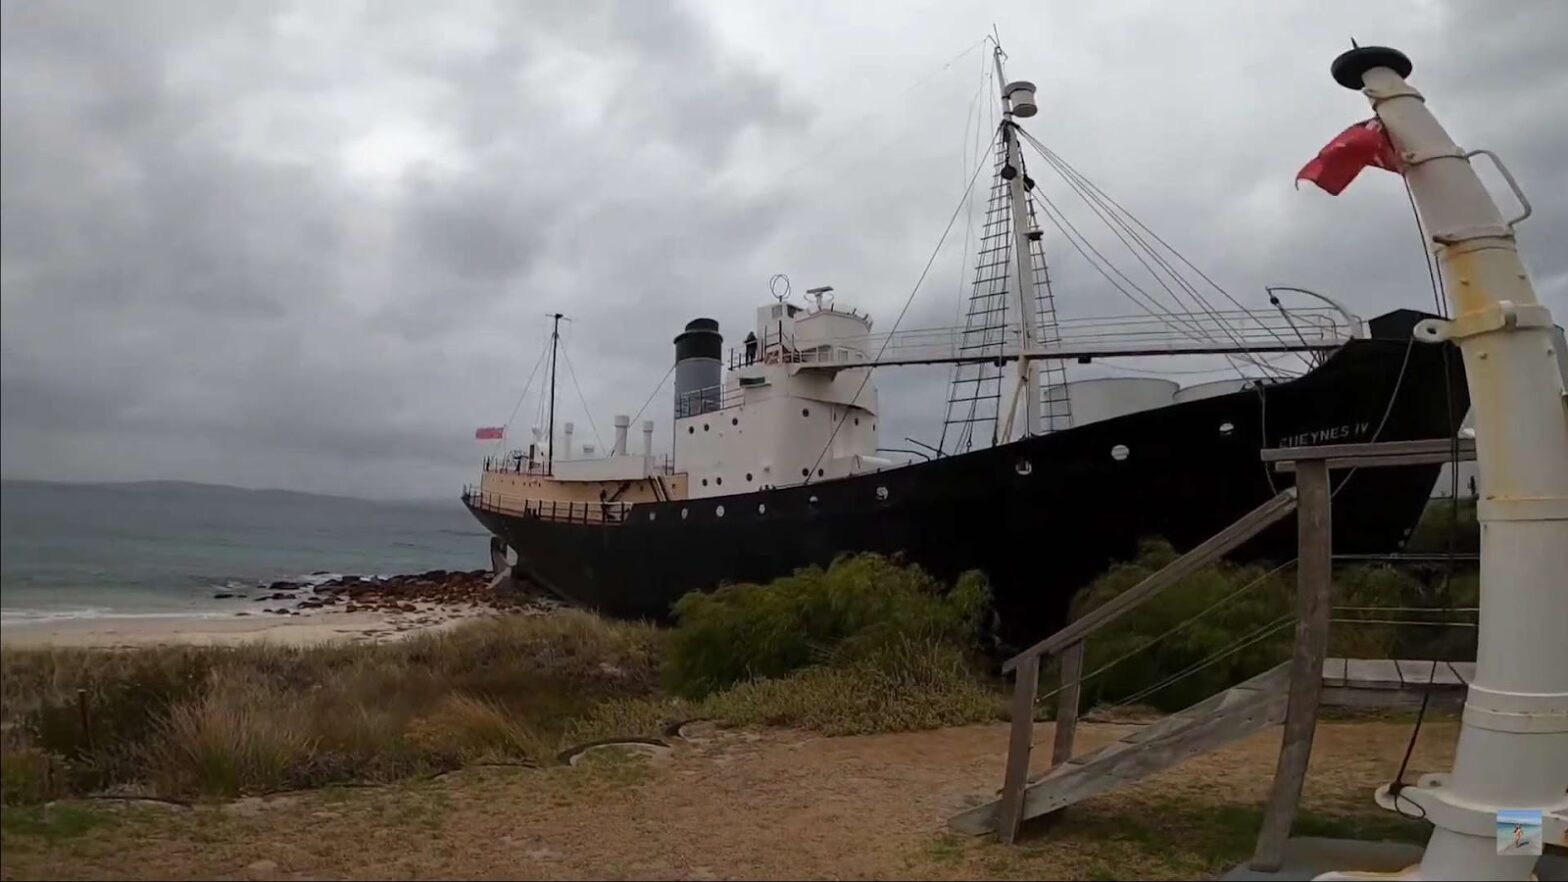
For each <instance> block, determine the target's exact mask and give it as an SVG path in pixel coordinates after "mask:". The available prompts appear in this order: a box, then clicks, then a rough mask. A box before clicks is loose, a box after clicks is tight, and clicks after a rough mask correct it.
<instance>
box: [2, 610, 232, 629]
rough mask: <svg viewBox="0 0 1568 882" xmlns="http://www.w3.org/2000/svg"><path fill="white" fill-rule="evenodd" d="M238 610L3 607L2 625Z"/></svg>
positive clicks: (206, 615)
mask: <svg viewBox="0 0 1568 882" xmlns="http://www.w3.org/2000/svg"><path fill="white" fill-rule="evenodd" d="M235 612H237V610H229V611H228V612H213V611H210V610H208V611H201V610H189V611H186V612H125V611H123V610H116V609H110V608H108V607H99V606H93V607H85V608H81V609H0V625H35V624H36V625H47V624H51V623H54V622H71V621H79V620H88V619H229V618H233V617H234V613H235Z"/></svg>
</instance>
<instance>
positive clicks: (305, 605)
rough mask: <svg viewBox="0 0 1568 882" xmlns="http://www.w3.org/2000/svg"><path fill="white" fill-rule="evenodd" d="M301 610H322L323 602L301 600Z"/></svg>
mask: <svg viewBox="0 0 1568 882" xmlns="http://www.w3.org/2000/svg"><path fill="white" fill-rule="evenodd" d="M299 608H300V609H320V608H321V601H319V600H301V601H300V602H299Z"/></svg>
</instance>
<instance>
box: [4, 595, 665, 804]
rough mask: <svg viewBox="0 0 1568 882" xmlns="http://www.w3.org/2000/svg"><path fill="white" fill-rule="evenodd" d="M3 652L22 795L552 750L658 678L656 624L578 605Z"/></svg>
mask: <svg viewBox="0 0 1568 882" xmlns="http://www.w3.org/2000/svg"><path fill="white" fill-rule="evenodd" d="M3 668H4V674H3V689H4V694H3V700H0V724H3V729H0V731H3V732H4V735H5V740H4V744H3V747H4V749H5V758H6V770H5V774H6V778H5V788H4V794H3V796H4V799H5V800H6V801H7V803H12V802H24V801H30V800H35V799H37V798H39V797H38V795H37V794H38V793H39V792H40V787H41V786H43V785H40V784H39V777H38V772H37V769H38V768H43V769H44V770H45V778H44V779H43V781H44V784H45V785H47V784H48V783H49V782H50V781H51V780H52V781H53V784H52V785H51V786H52V787H53V788H54V790H56V791H58V793H51V794H50V795H67V794H71V793H83V792H90V791H93V790H99V789H103V788H106V787H117V788H121V789H124V788H127V787H131V788H138V789H140V788H141V787H142V785H144V784H147V785H151V786H152V788H153V789H154V790H155V791H156V792H158V793H166V794H209V795H224V796H226V795H233V794H238V793H256V792H262V791H268V790H277V789H283V788H290V787H306V786H313V785H319V784H325V783H330V782H335V781H347V780H380V781H384V780H392V779H396V778H400V777H405V776H408V775H412V774H419V773H422V772H427V771H435V770H442V769H448V768H452V767H454V766H455V765H458V764H460V763H462V762H464V761H467V760H470V759H475V758H480V757H486V756H490V757H498V758H499V757H507V758H517V757H525V758H531V759H532V758H540V757H542V756H545V755H547V754H548V753H550V751H551V749H552V748H553V746H554V743H555V741H556V740H557V739H558V738H559V737H560V735H561V733H562V732H563V731H564V730H565V729H566V728H567V726H568V725H570V724H572V722H573V721H574V720H575V719H577V718H578V717H580V716H582V715H583V714H585V713H587V712H589V710H590V709H591V708H592V707H594V706H595V705H596V704H598V703H600V702H603V701H607V700H616V699H631V698H640V697H645V696H647V695H650V694H652V693H653V692H654V689H655V685H656V683H657V681H658V667H657V642H656V633H655V631H654V630H653V629H652V628H650V627H647V626H644V625H636V624H624V623H616V622H607V621H604V620H602V619H599V618H598V617H596V616H593V615H591V614H589V613H584V612H577V611H563V612H560V613H557V614H554V615H550V616H510V617H504V618H498V619H491V620H485V621H481V622H474V623H469V624H465V625H464V626H462V627H459V628H454V629H452V630H450V631H447V632H443V633H439V634H429V635H422V636H419V637H415V638H413V639H410V640H407V641H404V642H400V643H393V644H388V645H380V646H376V645H370V646H352V645H344V644H335V645H327V646H314V647H307V648H290V647H279V646H270V645H265V644H258V645H250V646H243V647H234V648H218V647H158V648H146V649H134V650H124V651H103V650H71V651H49V650H46V651H11V650H8V651H6V652H5V653H4V666H3ZM78 689H84V690H86V692H87V695H88V699H89V700H88V710H89V713H88V725H87V726H86V727H84V726H83V725H82V717H81V713H80V710H79V707H78V703H77V690H78ZM13 758H14V759H15V760H16V762H14V763H13V762H12V760H13ZM39 763H43V765H42V766H39Z"/></svg>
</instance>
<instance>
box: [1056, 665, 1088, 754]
mask: <svg viewBox="0 0 1568 882" xmlns="http://www.w3.org/2000/svg"><path fill="white" fill-rule="evenodd" d="M1060 658H1061V660H1062V691H1061V692H1059V693H1057V696H1056V743H1055V744H1054V745H1053V746H1052V748H1051V768H1053V769H1054V768H1056V767H1057V766H1059V765H1061V764H1062V763H1065V762H1067V761H1068V760H1070V759H1072V758H1073V735H1074V734H1075V733H1076V732H1077V729H1078V681H1079V680H1080V679H1082V678H1083V641H1082V640H1080V641H1078V642H1077V643H1074V644H1073V645H1072V646H1069V647H1067V649H1066V651H1064V652H1063V653H1062V654H1061V656H1060Z"/></svg>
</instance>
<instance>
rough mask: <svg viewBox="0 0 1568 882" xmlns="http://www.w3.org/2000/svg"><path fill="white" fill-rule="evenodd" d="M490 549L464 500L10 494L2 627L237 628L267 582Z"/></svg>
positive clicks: (179, 486)
mask: <svg viewBox="0 0 1568 882" xmlns="http://www.w3.org/2000/svg"><path fill="white" fill-rule="evenodd" d="M487 536H488V534H487V533H486V532H485V531H484V529H483V528H481V527H480V526H479V524H478V523H477V522H476V521H474V519H473V518H472V517H471V516H470V515H469V514H468V512H467V511H466V510H465V509H464V508H463V506H462V504H461V503H460V502H459V501H458V500H457V499H456V498H455V495H454V498H453V499H452V500H451V501H449V502H448V501H430V502H422V501H420V502H379V501H371V500H363V499H348V498H344V497H336V496H319V495H315V494H310V493H295V492H290V491H281V490H244V489H239V488H234V487H216V486H212V485H207V484H189V483H182V482H164V481H159V482H146V483H133V484H56V483H47V482H38V481H0V622H3V623H5V624H20V623H24V622H36V621H49V620H58V619H72V618H97V617H106V616H190V615H197V616H204V615H212V616H228V615H231V614H233V613H234V612H237V611H239V610H241V609H245V608H246V607H245V606H244V605H242V604H243V601H237V600H232V599H231V600H220V599H215V598H214V597H213V594H214V593H218V592H225V591H233V590H236V589H247V588H254V587H255V586H256V584H257V583H259V582H271V581H274V580H278V579H289V580H296V581H297V580H300V579H301V578H303V577H307V576H309V575H310V574H312V573H323V572H324V573H329V574H344V575H349V574H352V575H366V576H368V575H392V574H396V573H409V572H419V571H423V570H431V569H479V568H483V567H488V566H489V551H488V545H487V540H486V537H487Z"/></svg>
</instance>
